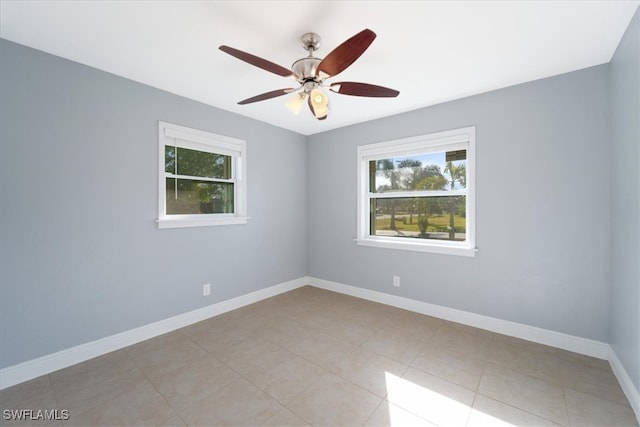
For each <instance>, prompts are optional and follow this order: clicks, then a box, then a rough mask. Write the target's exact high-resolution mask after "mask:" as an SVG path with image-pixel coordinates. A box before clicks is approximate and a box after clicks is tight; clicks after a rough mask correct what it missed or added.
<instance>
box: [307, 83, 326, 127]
mask: <svg viewBox="0 0 640 427" xmlns="http://www.w3.org/2000/svg"><path fill="white" fill-rule="evenodd" d="M309 108H310V109H311V112H312V113H313V115H314V116H316V119H318V120H324V119H326V118H327V115H328V114H329V97H328V96H327V94H326V93H324V92H323V91H322V90H320V89H319V88H317V87H316V88H315V89H313V90H312V91H311V93H310V94H309Z"/></svg>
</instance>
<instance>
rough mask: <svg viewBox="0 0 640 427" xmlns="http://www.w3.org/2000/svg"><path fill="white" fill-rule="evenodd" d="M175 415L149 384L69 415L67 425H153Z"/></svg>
mask: <svg viewBox="0 0 640 427" xmlns="http://www.w3.org/2000/svg"><path fill="white" fill-rule="evenodd" d="M173 416H175V412H174V411H173V410H172V409H171V407H170V406H169V404H168V403H167V402H166V401H165V400H164V399H163V398H162V396H160V394H159V393H158V392H157V391H156V389H154V388H153V386H152V385H151V384H150V383H149V382H141V383H139V384H137V386H136V387H134V388H132V389H130V390H128V391H126V392H123V393H120V394H119V395H118V396H117V397H115V398H114V399H111V400H109V401H107V402H103V403H102V404H101V405H98V406H93V407H92V408H91V409H88V410H86V411H80V412H70V416H69V420H68V421H65V425H68V426H83V427H84V426H156V425H158V424H160V423H162V422H164V421H165V420H167V419H170V418H171V417H173Z"/></svg>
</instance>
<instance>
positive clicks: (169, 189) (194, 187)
mask: <svg viewBox="0 0 640 427" xmlns="http://www.w3.org/2000/svg"><path fill="white" fill-rule="evenodd" d="M166 184H167V186H166V200H167V215H191V214H211V213H233V186H234V184H233V183H219V182H208V181H196V180H190V179H178V180H176V179H174V178H166ZM176 190H177V191H176Z"/></svg>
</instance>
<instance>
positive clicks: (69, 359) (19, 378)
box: [0, 277, 309, 390]
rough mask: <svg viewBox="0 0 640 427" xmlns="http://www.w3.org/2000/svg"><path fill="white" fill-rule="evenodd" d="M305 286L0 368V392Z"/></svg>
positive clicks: (262, 293)
mask: <svg viewBox="0 0 640 427" xmlns="http://www.w3.org/2000/svg"><path fill="white" fill-rule="evenodd" d="M308 283H309V280H308V278H307V277H301V278H299V279H295V280H291V281H289V282H284V283H280V284H278V285H274V286H271V287H268V288H265V289H260V290H258V291H255V292H251V293H249V294H246V295H241V296H239V297H235V298H232V299H229V300H226V301H222V302H219V303H216V304H212V305H209V306H206V307H202V308H199V309H196V310H193V311H189V312H187V313H183V314H179V315H177V316H174V317H170V318H168V319H164V320H160V321H158V322H154V323H150V324H148V325H145V326H141V327H139V328H135V329H131V330H129V331H125V332H122V333H119V334H115V335H111V336H108V337H105V338H101V339H98V340H96V341H91V342H88V343H85V344H81V345H78V346H75V347H71V348H68V349H65V350H61V351H58V352H56V353H52V354H48V355H46V356H42V357H38V358H37V359H33V360H28V361H26V362H23V363H20V364H17V365H13V366H9V367H7V368H3V369H0V390H2V389H5V388H7V387H11V386H13V385H16V384H19V383H22V382H24V381H28V380H31V379H33V378H37V377H39V376H41V375H45V374H48V373H51V372H54V371H57V370H59V369H63V368H66V367H68V366H71V365H75V364H76V363H80V362H84V361H85V360H89V359H92V358H94V357H97V356H101V355H103V354H106V353H109V352H112V351H115V350H119V349H121V348H124V347H127V346H130V345H133V344H136V343H138V342H141V341H144V340H148V339H149V338H153V337H156V336H158V335H162V334H165V333H167V332H171V331H175V330H176V329H180V328H183V327H185V326H188V325H191V324H193V323H197V322H200V321H202V320H206V319H208V318H210V317H213V316H217V315H219V314H222V313H226V312H227V311H231V310H235V309H237V308H240V307H244V306H245V305H249V304H253V303H255V302H258V301H261V300H263V299H266V298H269V297H272V296H275V295H278V294H281V293H283V292H287V291H291V290H293V289H296V288H299V287H301V286H304V285H307V284H308Z"/></svg>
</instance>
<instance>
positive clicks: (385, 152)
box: [355, 126, 478, 257]
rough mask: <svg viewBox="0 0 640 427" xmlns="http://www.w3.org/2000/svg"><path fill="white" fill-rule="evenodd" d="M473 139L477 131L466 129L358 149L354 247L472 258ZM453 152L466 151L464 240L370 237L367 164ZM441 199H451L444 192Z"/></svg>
mask: <svg viewBox="0 0 640 427" xmlns="http://www.w3.org/2000/svg"><path fill="white" fill-rule="evenodd" d="M475 139H476V128H475V126H469V127H464V128H459V129H453V130H447V131H443V132H436V133H430V134H425V135H419V136H413V137H409V138H402V139H396V140H391V141H384V142H378V143H373V144H367V145H360V146H358V147H357V162H358V164H357V191H358V200H357V237H356V239H355V241H356V244H357V245H361V246H372V247H378V248H388V249H400V250H409V251H419V252H433V253H440V254H449V255H460V256H467V257H475V256H476V254H477V252H478V250H477V248H476V246H475V245H476V243H475V220H476V218H475V216H476V211H475V156H476V154H475ZM456 148H465V149H466V150H467V163H466V171H467V187H466V188H467V191H466V230H465V235H466V240H465V241H464V242H453V241H446V240H427V239H404V240H402V239H400V238H397V237H389V236H372V235H370V234H369V230H370V225H371V224H370V221H371V217H370V212H369V198H370V196H371V193H370V192H369V185H368V184H369V165H368V163H369V161H371V160H380V159H383V158H390V157H400V156H409V155H412V154H424V153H427V152H439V151H449V150H451V149H456ZM413 193H414V192H410V191H408V192H393V193H380V194H378V193H376V197H377V198H387V197H389V198H391V197H393V198H395V197H400V196H402V195H406V196H409V197H411V196H412V195H413ZM443 193H446V194H442V195H452V192H451V191H446V192H444V191H443Z"/></svg>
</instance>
